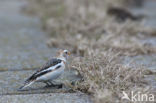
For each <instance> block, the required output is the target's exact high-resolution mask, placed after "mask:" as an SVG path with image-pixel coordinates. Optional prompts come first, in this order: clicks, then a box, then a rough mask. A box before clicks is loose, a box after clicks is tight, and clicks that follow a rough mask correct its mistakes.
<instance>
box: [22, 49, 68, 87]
mask: <svg viewBox="0 0 156 103" xmlns="http://www.w3.org/2000/svg"><path fill="white" fill-rule="evenodd" d="M69 55H70V52H69V51H68V50H60V51H59V52H58V56H57V57H56V58H52V59H50V60H49V61H48V62H47V63H46V64H45V65H43V66H42V67H41V68H40V69H39V70H37V71H36V72H35V73H34V74H33V75H32V76H30V77H29V78H28V79H27V80H26V81H25V84H24V86H22V87H20V89H24V88H26V87H28V86H30V85H31V84H33V83H34V82H44V83H46V84H47V85H48V86H49V85H53V84H52V82H51V81H52V80H54V79H56V78H58V77H59V76H60V75H61V74H62V73H63V72H64V69H65V64H66V60H67V58H68V56H69ZM53 86H54V85H53Z"/></svg>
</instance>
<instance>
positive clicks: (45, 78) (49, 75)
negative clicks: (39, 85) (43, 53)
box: [36, 66, 65, 82]
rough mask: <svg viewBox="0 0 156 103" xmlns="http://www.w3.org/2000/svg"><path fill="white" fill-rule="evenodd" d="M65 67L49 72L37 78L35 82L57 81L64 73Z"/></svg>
mask: <svg viewBox="0 0 156 103" xmlns="http://www.w3.org/2000/svg"><path fill="white" fill-rule="evenodd" d="M64 69H65V67H64V66H62V67H60V68H59V69H57V70H54V71H51V72H49V73H47V74H45V75H43V76H41V77H38V78H37V79H36V81H39V82H40V81H49V80H53V79H57V78H58V77H59V76H60V75H61V74H62V73H63V72H64Z"/></svg>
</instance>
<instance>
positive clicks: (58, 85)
mask: <svg viewBox="0 0 156 103" xmlns="http://www.w3.org/2000/svg"><path fill="white" fill-rule="evenodd" d="M45 83H46V86H45V87H46V88H49V87H57V88H58V89H60V88H62V87H63V84H53V83H52V82H45Z"/></svg>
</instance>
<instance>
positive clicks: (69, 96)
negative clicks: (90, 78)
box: [0, 0, 89, 103]
mask: <svg viewBox="0 0 156 103" xmlns="http://www.w3.org/2000/svg"><path fill="white" fill-rule="evenodd" d="M23 4H24V2H23V1H22V0H0V103H34V102H36V103H43V102H44V103H73V102H75V103H89V97H88V96H86V95H84V94H81V93H63V92H67V90H68V89H67V88H64V89H59V90H58V89H55V88H43V87H44V84H42V83H41V84H35V85H34V89H33V86H32V90H29V91H17V89H18V88H19V87H20V86H21V85H22V84H23V81H24V80H25V79H26V78H27V77H29V76H30V75H31V74H32V73H33V72H34V68H38V67H40V66H41V65H43V64H44V63H45V62H46V61H47V60H48V59H49V57H52V56H54V54H55V52H56V49H49V48H48V47H47V46H46V44H45V42H46V40H47V39H48V38H47V37H46V35H45V33H44V32H43V31H41V23H40V20H39V19H38V18H37V17H31V16H28V15H26V14H22V13H21V6H22V5H23ZM71 78H72V79H73V78H75V79H77V77H76V76H75V75H74V74H73V73H70V72H69V71H67V72H66V73H65V74H64V75H63V76H62V78H60V79H59V80H58V81H60V80H62V81H65V80H69V79H71Z"/></svg>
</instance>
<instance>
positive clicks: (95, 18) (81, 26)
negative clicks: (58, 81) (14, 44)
mask: <svg viewBox="0 0 156 103" xmlns="http://www.w3.org/2000/svg"><path fill="white" fill-rule="evenodd" d="M120 1H121V2H120ZM128 1H129V0H128ZM131 1H132V0H131ZM30 2H31V5H30V7H29V9H31V12H35V13H36V14H37V15H39V16H41V18H42V22H43V24H44V26H43V28H44V29H45V30H46V31H47V32H49V34H50V35H51V36H52V38H51V39H50V40H49V41H48V42H47V44H48V46H49V47H57V48H66V49H67V48H68V49H70V50H71V51H72V52H73V53H74V54H75V55H78V56H80V57H77V58H74V59H73V61H72V63H71V65H72V68H75V69H77V70H78V71H79V73H80V75H81V76H83V80H82V81H81V82H78V83H77V84H76V85H75V86H72V85H69V84H68V85H69V86H71V88H73V90H76V91H77V90H78V91H82V92H85V93H90V94H92V95H93V96H94V100H95V102H96V103H111V102H114V101H116V102H122V100H121V92H122V91H123V90H124V91H126V92H127V93H130V91H131V90H133V91H137V90H139V91H144V92H147V91H148V92H149V91H150V89H149V88H148V84H147V83H146V82H145V80H144V72H145V69H143V68H142V67H136V68H130V67H127V66H124V65H122V64H121V61H122V59H121V58H120V56H121V55H137V54H149V53H156V48H155V47H152V46H149V45H146V44H143V43H141V40H142V39H144V38H147V37H150V36H154V35H155V34H156V32H155V31H154V30H153V29H149V28H147V27H144V26H143V25H142V23H141V22H134V21H131V20H127V21H126V22H123V23H119V22H116V21H115V19H114V18H113V17H110V16H108V15H107V14H106V10H107V8H108V7H109V6H112V5H115V6H116V5H117V6H119V5H120V6H121V5H123V4H124V3H123V2H125V0H64V1H62V0H44V1H43V0H30Z"/></svg>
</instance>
